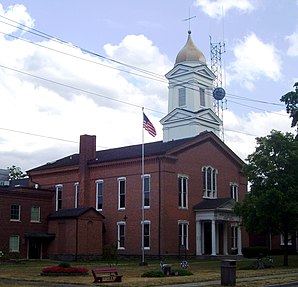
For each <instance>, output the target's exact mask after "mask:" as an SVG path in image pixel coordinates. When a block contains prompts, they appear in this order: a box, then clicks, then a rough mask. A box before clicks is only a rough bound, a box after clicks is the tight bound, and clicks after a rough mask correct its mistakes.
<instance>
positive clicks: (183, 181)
mask: <svg viewBox="0 0 298 287" xmlns="http://www.w3.org/2000/svg"><path fill="white" fill-rule="evenodd" d="M187 196H188V177H187V176H185V175H178V206H179V208H188V199H187Z"/></svg>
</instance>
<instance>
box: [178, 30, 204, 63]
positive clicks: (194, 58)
mask: <svg viewBox="0 0 298 287" xmlns="http://www.w3.org/2000/svg"><path fill="white" fill-rule="evenodd" d="M190 34H191V31H188V38H187V42H186V44H185V46H184V47H183V48H182V49H181V50H180V52H179V53H178V55H177V57H176V62H175V65H176V64H178V63H182V62H185V61H191V62H198V61H199V62H203V63H206V58H205V56H204V54H203V53H202V52H201V51H200V50H199V49H198V48H197V47H196V45H195V44H194V42H193V41H192V39H191V36H190Z"/></svg>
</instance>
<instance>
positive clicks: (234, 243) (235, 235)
mask: <svg viewBox="0 0 298 287" xmlns="http://www.w3.org/2000/svg"><path fill="white" fill-rule="evenodd" d="M237 248H238V226H237V225H232V250H235V249H237Z"/></svg>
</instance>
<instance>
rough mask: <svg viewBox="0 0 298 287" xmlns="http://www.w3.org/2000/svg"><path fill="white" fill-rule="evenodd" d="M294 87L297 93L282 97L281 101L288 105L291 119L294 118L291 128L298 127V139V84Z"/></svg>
mask: <svg viewBox="0 0 298 287" xmlns="http://www.w3.org/2000/svg"><path fill="white" fill-rule="evenodd" d="M294 87H295V91H291V92H288V93H286V94H285V95H283V96H282V97H281V99H280V101H281V102H284V103H285V104H286V110H287V113H288V114H290V118H292V124H291V127H295V126H297V137H298V82H296V83H295V84H294ZM297 137H296V139H297Z"/></svg>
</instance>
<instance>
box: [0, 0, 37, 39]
mask: <svg viewBox="0 0 298 287" xmlns="http://www.w3.org/2000/svg"><path fill="white" fill-rule="evenodd" d="M0 15H1V16H3V17H5V18H7V19H5V18H3V19H2V21H3V22H5V23H6V24H4V23H3V22H1V23H0V27H1V32H2V33H7V34H10V33H13V32H16V31H18V28H19V27H21V28H23V29H25V30H26V29H27V28H25V27H24V26H27V27H30V28H33V27H34V19H32V18H31V16H30V15H29V13H28V12H27V8H26V7H25V6H24V5H22V4H16V5H11V6H8V8H7V10H4V9H3V6H2V4H1V3H0ZM8 19H11V20H12V21H10V20H8ZM17 23H20V24H22V25H24V26H20V25H18V24H17Z"/></svg>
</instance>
